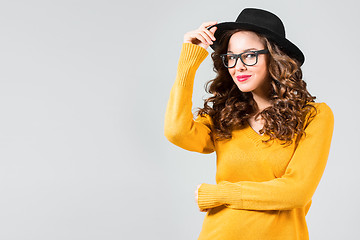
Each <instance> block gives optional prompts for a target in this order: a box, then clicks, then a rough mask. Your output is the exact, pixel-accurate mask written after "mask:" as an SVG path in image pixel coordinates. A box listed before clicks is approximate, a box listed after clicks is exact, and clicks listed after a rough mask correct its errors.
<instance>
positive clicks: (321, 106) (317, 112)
mask: <svg viewBox="0 0 360 240" xmlns="http://www.w3.org/2000/svg"><path fill="white" fill-rule="evenodd" d="M307 105H312V106H314V107H315V108H311V109H310V111H309V112H308V113H307V117H306V122H307V123H310V122H311V121H312V120H314V119H317V121H322V122H328V123H332V124H333V122H334V113H333V111H332V109H331V108H330V106H329V105H328V104H327V103H325V102H308V103H307ZM306 125H307V124H306Z"/></svg>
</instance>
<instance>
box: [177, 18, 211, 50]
mask: <svg viewBox="0 0 360 240" xmlns="http://www.w3.org/2000/svg"><path fill="white" fill-rule="evenodd" d="M215 24H217V22H205V23H203V24H201V26H200V27H199V28H198V29H196V30H194V31H190V32H187V33H185V35H184V43H192V44H196V45H199V46H200V47H203V48H204V49H207V48H208V47H209V46H210V45H212V44H213V41H215V40H216V39H215V37H214V33H215V31H216V29H217V27H213V28H211V29H210V30H207V28H208V27H210V26H212V25H215Z"/></svg>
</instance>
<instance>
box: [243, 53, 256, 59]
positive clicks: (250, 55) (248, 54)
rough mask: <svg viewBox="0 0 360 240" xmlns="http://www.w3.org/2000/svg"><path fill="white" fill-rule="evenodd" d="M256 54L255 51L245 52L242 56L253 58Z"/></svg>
mask: <svg viewBox="0 0 360 240" xmlns="http://www.w3.org/2000/svg"><path fill="white" fill-rule="evenodd" d="M255 57H256V54H255V53H246V54H244V58H255Z"/></svg>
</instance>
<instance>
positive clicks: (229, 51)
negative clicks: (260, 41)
mask: <svg viewBox="0 0 360 240" xmlns="http://www.w3.org/2000/svg"><path fill="white" fill-rule="evenodd" d="M250 50H258V49H257V48H248V49H245V50H244V51H243V52H247V51H250ZM227 52H228V53H233V52H232V51H231V50H228V51H227Z"/></svg>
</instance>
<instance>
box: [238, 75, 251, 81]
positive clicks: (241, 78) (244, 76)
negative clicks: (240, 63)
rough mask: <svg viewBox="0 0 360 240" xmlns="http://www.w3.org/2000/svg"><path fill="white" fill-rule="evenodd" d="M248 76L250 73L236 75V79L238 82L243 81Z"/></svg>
mask: <svg viewBox="0 0 360 240" xmlns="http://www.w3.org/2000/svg"><path fill="white" fill-rule="evenodd" d="M250 77H251V75H239V76H236V79H237V80H238V81H239V82H244V81H246V80H248V79H249V78H250Z"/></svg>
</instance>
